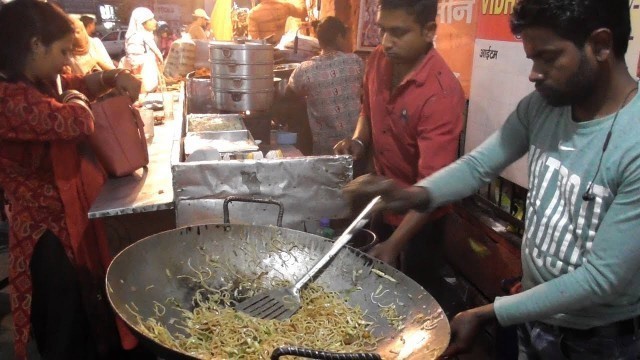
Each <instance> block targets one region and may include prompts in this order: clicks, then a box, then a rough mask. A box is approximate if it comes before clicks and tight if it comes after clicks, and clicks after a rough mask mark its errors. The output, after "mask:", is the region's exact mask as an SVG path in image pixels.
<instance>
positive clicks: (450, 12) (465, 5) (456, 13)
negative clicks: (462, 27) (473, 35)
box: [438, 0, 476, 24]
mask: <svg viewBox="0 0 640 360" xmlns="http://www.w3.org/2000/svg"><path fill="white" fill-rule="evenodd" d="M475 2H476V1H475V0H442V1H441V2H440V3H439V4H438V16H440V22H441V23H444V24H451V23H452V22H454V21H462V20H464V21H465V22H466V23H467V24H471V19H472V18H473V5H474V4H475Z"/></svg>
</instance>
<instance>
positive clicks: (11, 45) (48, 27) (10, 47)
mask: <svg viewBox="0 0 640 360" xmlns="http://www.w3.org/2000/svg"><path fill="white" fill-rule="evenodd" d="M73 32H74V28H73V23H72V22H71V20H70V19H69V17H68V16H67V14H65V13H64V11H62V9H60V8H59V7H58V6H56V5H53V4H51V3H47V2H44V1H40V0H14V1H12V2H9V3H8V4H5V5H3V6H2V8H0V71H1V72H3V73H4V74H5V75H6V76H7V77H8V78H9V80H12V81H15V80H16V79H17V78H20V77H21V76H22V72H23V70H24V65H25V63H26V62H27V57H28V56H29V54H30V53H31V40H32V39H33V38H38V39H40V41H41V42H42V45H44V46H50V45H51V44H53V43H54V42H56V41H58V40H60V39H62V38H64V37H65V36H67V35H69V34H73Z"/></svg>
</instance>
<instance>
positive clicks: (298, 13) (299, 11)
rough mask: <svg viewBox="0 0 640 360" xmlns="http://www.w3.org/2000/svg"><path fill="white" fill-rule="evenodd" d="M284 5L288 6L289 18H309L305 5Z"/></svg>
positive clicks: (286, 3) (287, 3)
mask: <svg viewBox="0 0 640 360" xmlns="http://www.w3.org/2000/svg"><path fill="white" fill-rule="evenodd" d="M283 4H285V5H286V6H287V10H288V12H289V16H293V17H296V18H298V19H304V18H305V17H307V8H306V7H305V6H304V5H303V6H296V5H294V4H292V3H290V2H284V3H283Z"/></svg>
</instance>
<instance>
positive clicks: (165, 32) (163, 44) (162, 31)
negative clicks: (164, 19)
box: [158, 24, 176, 59]
mask: <svg viewBox="0 0 640 360" xmlns="http://www.w3.org/2000/svg"><path fill="white" fill-rule="evenodd" d="M158 33H159V35H160V36H159V39H160V40H159V43H158V48H159V49H160V52H161V53H162V57H163V58H165V59H166V58H167V56H168V55H169V50H171V44H173V42H174V41H175V40H176V36H175V35H174V34H173V31H171V29H170V28H169V25H167V24H162V25H160V27H159V28H158Z"/></svg>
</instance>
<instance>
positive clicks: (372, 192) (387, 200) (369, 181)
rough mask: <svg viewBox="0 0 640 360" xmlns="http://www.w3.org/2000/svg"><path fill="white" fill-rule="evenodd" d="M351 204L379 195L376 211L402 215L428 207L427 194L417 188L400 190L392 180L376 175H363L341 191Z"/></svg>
mask: <svg viewBox="0 0 640 360" xmlns="http://www.w3.org/2000/svg"><path fill="white" fill-rule="evenodd" d="M342 191H343V193H344V194H345V196H346V197H347V198H348V199H349V200H350V201H351V203H352V204H357V203H359V202H362V201H365V202H366V201H368V200H369V199H371V198H373V197H375V196H378V195H381V196H382V202H381V203H380V205H379V206H377V207H376V210H391V211H393V212H398V213H404V212H406V211H407V210H411V209H416V210H424V209H426V208H428V207H429V203H430V199H429V192H428V191H427V190H426V189H425V188H422V187H419V186H411V187H408V188H402V187H400V186H399V185H398V184H396V183H395V182H394V181H393V180H391V179H387V178H384V177H382V176H376V175H363V176H360V177H358V178H357V179H355V180H353V181H351V182H350V183H349V184H347V186H345V187H344V188H343V189H342Z"/></svg>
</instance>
